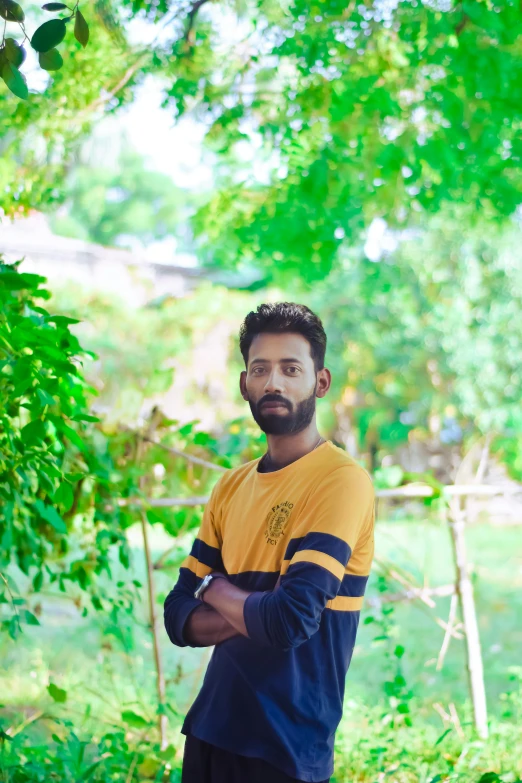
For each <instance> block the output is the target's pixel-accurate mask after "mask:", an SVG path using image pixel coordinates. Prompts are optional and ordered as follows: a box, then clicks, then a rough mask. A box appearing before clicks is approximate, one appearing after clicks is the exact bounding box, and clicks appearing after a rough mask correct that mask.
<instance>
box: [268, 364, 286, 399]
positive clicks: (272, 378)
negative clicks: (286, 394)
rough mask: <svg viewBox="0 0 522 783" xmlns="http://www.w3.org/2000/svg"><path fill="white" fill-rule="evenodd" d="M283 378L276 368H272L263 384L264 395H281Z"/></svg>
mask: <svg viewBox="0 0 522 783" xmlns="http://www.w3.org/2000/svg"><path fill="white" fill-rule="evenodd" d="M283 391H284V382H283V376H282V374H281V373H280V372H279V370H278V368H277V367H274V369H273V370H272V372H271V373H270V375H269V376H268V378H267V379H266V383H265V394H283Z"/></svg>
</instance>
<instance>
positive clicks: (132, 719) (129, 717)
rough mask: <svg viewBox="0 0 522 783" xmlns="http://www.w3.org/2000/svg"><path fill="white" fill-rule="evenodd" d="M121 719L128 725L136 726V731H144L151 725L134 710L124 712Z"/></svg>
mask: <svg viewBox="0 0 522 783" xmlns="http://www.w3.org/2000/svg"><path fill="white" fill-rule="evenodd" d="M121 719H122V721H123V722H124V723H128V724H129V726H134V728H136V729H144V728H145V727H146V726H149V725H150V724H149V721H148V720H145V718H143V717H142V716H141V715H138V714H137V713H136V712H133V711H132V710H124V711H123V712H122V713H121Z"/></svg>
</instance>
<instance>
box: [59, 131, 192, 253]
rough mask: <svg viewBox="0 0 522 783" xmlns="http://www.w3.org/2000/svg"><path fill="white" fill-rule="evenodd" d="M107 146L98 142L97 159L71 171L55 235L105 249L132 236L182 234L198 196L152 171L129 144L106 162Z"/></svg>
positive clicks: (148, 238) (147, 238) (152, 237)
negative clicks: (86, 242) (77, 239)
mask: <svg viewBox="0 0 522 783" xmlns="http://www.w3.org/2000/svg"><path fill="white" fill-rule="evenodd" d="M104 145H106V140H104V139H103V138H102V139H101V140H97V141H96V142H95V144H94V147H95V149H94V154H93V160H91V159H89V160H85V161H79V162H78V164H77V165H76V166H74V167H73V168H72V169H71V171H70V173H69V175H68V177H67V180H66V182H65V183H64V187H63V195H64V205H63V207H62V209H61V210H60V215H59V216H57V215H55V214H52V225H53V227H54V229H55V230H56V231H57V233H59V234H62V235H65V236H74V237H77V238H79V239H86V240H90V241H91V242H98V243H99V244H102V245H115V244H117V242H118V241H119V240H120V239H121V240H122V241H124V239H125V238H128V237H132V238H133V239H138V240H140V241H142V242H144V243H147V242H152V241H154V240H157V239H162V238H164V237H166V236H172V235H174V236H176V235H180V234H181V233H182V231H183V229H184V228H185V227H186V221H187V214H188V212H189V209H190V207H191V202H192V201H193V200H194V197H193V196H192V195H190V194H187V193H186V192H185V191H182V190H181V189H180V188H177V187H176V186H175V185H174V183H173V182H172V180H171V179H170V177H168V176H167V175H166V174H162V173H161V172H157V171H150V170H148V169H147V167H146V165H145V161H144V160H143V158H142V157H141V156H140V155H138V154H137V153H136V152H134V151H133V150H132V149H131V148H130V147H129V146H128V144H127V143H125V142H124V143H123V144H122V149H121V151H120V152H119V153H118V154H115V155H113V156H111V159H110V160H105V157H106V156H105V155H103V150H102V149H101V147H103V146H104ZM100 158H101V160H100Z"/></svg>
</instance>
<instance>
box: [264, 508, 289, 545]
mask: <svg viewBox="0 0 522 783" xmlns="http://www.w3.org/2000/svg"><path fill="white" fill-rule="evenodd" d="M293 507H294V504H293V503H289V502H288V500H285V502H284V503H278V504H277V506H272V508H271V509H270V511H269V513H268V515H267V518H266V530H265V538H266V541H267V544H272V545H274V546H275V544H277V542H278V540H279V539H280V538H281V536H282V535H284V532H285V527H286V523H287V522H288V519H289V517H290V512H291V511H292V509H293Z"/></svg>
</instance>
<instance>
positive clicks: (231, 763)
mask: <svg viewBox="0 0 522 783" xmlns="http://www.w3.org/2000/svg"><path fill="white" fill-rule="evenodd" d="M181 783H299V781H298V780H297V778H291V777H289V776H288V775H285V773H284V772H281V770H280V769H276V768H275V767H273V766H272V765H271V764H268V763H267V762H266V761H263V759H250V758H247V757H246V756H238V755H237V754H236V753H229V752H228V750H221V748H216V747H215V745H209V744H208V742H203V741H202V740H199V739H197V738H196V737H191V736H190V735H189V736H187V738H186V739H185V753H184V755H183V771H182V774H181ZM323 783H328V780H325V781H323Z"/></svg>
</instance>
